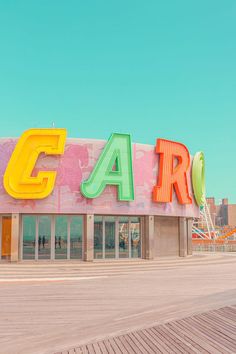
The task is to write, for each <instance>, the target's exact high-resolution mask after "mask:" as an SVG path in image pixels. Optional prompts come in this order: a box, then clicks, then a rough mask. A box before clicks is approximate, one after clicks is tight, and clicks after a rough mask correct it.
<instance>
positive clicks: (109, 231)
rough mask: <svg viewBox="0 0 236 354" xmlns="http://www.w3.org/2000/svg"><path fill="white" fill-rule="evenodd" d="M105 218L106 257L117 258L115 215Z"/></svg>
mask: <svg viewBox="0 0 236 354" xmlns="http://www.w3.org/2000/svg"><path fill="white" fill-rule="evenodd" d="M104 220H105V258H115V256H116V252H115V233H116V223H115V218H114V217H113V216H106V217H105V218H104Z"/></svg>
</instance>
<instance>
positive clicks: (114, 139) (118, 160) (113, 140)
mask: <svg viewBox="0 0 236 354" xmlns="http://www.w3.org/2000/svg"><path fill="white" fill-rule="evenodd" d="M107 184H110V185H116V186H118V199H119V200H126V201H132V200H134V183H133V169H132V147H131V137H130V135H128V134H112V135H111V137H110V138H109V140H108V142H107V144H106V146H105V148H104V150H103V152H102V153H101V155H100V157H99V159H98V161H97V163H96V165H95V167H94V170H93V172H92V173H91V175H90V177H89V179H88V180H87V181H84V182H83V183H82V184H81V192H82V194H83V195H84V196H85V197H86V198H96V197H98V196H99V195H100V194H101V193H102V192H103V190H104V188H105V187H106V185H107Z"/></svg>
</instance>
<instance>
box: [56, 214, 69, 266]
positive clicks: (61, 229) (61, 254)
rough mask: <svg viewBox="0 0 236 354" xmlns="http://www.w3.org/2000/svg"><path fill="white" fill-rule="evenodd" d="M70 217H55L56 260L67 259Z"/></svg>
mask: <svg viewBox="0 0 236 354" xmlns="http://www.w3.org/2000/svg"><path fill="white" fill-rule="evenodd" d="M67 241H68V217H67V216H65V215H62V216H56V217H55V259H67V243H68V242H67Z"/></svg>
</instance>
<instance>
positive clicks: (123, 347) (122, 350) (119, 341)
mask: <svg viewBox="0 0 236 354" xmlns="http://www.w3.org/2000/svg"><path fill="white" fill-rule="evenodd" d="M113 339H114V341H115V342H116V344H117V346H118V347H119V349H120V351H121V353H122V354H129V352H128V350H127V348H126V347H125V346H124V344H123V343H122V341H121V339H120V336H119V337H115V338H113Z"/></svg>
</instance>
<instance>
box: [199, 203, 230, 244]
mask: <svg viewBox="0 0 236 354" xmlns="http://www.w3.org/2000/svg"><path fill="white" fill-rule="evenodd" d="M225 231H226V230H225V229H222V228H221V229H220V228H219V229H216V228H215V226H214V224H213V222H212V218H211V214H210V210H209V207H208V204H207V202H205V204H204V205H203V206H201V208H200V218H199V219H194V222H193V228H192V238H193V239H202V240H215V241H223V240H227V239H228V238H229V237H230V236H233V235H236V228H233V229H229V230H227V232H225Z"/></svg>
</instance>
